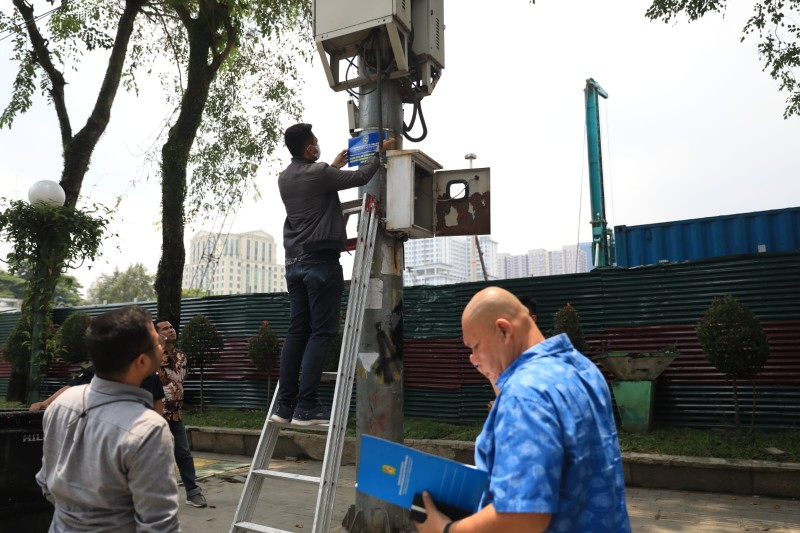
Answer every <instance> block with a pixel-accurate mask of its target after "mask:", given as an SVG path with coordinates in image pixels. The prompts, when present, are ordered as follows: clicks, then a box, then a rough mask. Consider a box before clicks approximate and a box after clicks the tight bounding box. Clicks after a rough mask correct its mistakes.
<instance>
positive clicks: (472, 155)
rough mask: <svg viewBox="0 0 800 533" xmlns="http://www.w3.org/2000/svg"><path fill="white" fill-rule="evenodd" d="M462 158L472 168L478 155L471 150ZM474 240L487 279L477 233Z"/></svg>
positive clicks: (486, 279)
mask: <svg viewBox="0 0 800 533" xmlns="http://www.w3.org/2000/svg"><path fill="white" fill-rule="evenodd" d="M464 159H468V160H469V168H472V162H473V161H475V160H476V159H478V156H477V155H475V154H473V153H472V152H470V153H468V154H467V155H465V156H464ZM472 238H473V239H474V240H475V249H476V250H478V258H480V261H481V271H482V272H483V281H489V274H488V273H487V272H486V263H484V261H483V250H481V242H480V241H479V240H478V236H477V235H473V237H472Z"/></svg>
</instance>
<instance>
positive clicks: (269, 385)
mask: <svg viewBox="0 0 800 533" xmlns="http://www.w3.org/2000/svg"><path fill="white" fill-rule="evenodd" d="M271 389H272V369H271V368H270V369H269V370H267V409H269V406H270V405H271V404H272V394H270V390H271Z"/></svg>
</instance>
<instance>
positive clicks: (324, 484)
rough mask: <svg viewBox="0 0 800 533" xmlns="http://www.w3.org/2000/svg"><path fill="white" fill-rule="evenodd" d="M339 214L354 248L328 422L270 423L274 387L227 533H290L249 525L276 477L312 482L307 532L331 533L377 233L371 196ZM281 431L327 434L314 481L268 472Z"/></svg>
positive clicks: (305, 476) (376, 208) (344, 206)
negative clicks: (351, 223)
mask: <svg viewBox="0 0 800 533" xmlns="http://www.w3.org/2000/svg"><path fill="white" fill-rule="evenodd" d="M342 211H343V213H344V215H345V219H347V218H348V217H349V216H350V215H352V214H356V213H359V221H358V234H357V236H356V237H355V239H350V241H349V243H348V248H349V249H350V248H351V247H352V246H353V245H354V247H355V257H354V261H353V274H352V277H351V280H350V295H349V297H348V300H347V314H346V315H345V324H344V332H343V334H342V351H341V353H340V355H339V369H338V371H337V373H336V388H335V389H334V394H333V405H332V406H331V420H330V423H329V424H325V425H317V426H296V425H292V424H290V423H289V424H283V423H279V422H272V421H271V420H270V417H271V416H272V414H273V413H274V411H275V408H276V406H277V399H278V387H280V383H278V387H276V389H275V394H274V395H273V397H272V403H271V404H270V407H269V413H268V415H267V420H266V421H265V422H264V428H263V429H262V430H261V437H260V438H259V441H258V446H257V447H256V451H255V454H254V456H253V462H252V463H251V465H250V472H249V473H248V475H247V480H246V481H245V484H244V488H243V490H242V496H241V498H240V499H239V505H238V506H237V508H236V514H235V515H234V518H233V523H232V524H231V528H230V530H229V531H230V533H244V532H248V531H253V532H259V533H281V532H284V533H290V532H289V531H287V530H283V529H276V528H272V527H269V526H267V525H263V524H257V523H255V522H252V517H253V512H254V511H255V509H256V506H257V505H258V503H259V495H260V493H261V487H262V485H263V482H264V480H265V479H267V478H277V479H282V480H286V481H291V482H299V483H313V484H315V485H317V486H318V491H317V500H316V505H315V508H314V523H313V526H312V529H311V531H312V533H328V532H329V531H330V524H331V515H332V514H333V504H334V499H335V497H336V485H337V482H338V479H339V466H340V464H341V459H342V449H343V447H344V435H345V430H346V428H347V415H348V411H349V410H350V397H351V395H352V392H353V382H354V379H355V369H356V358H357V353H358V343H359V339H360V336H361V326H362V323H363V320H364V306H365V303H366V301H367V289H368V287H369V276H370V270H371V268H372V258H373V256H374V253H375V236H376V234H377V229H378V222H379V220H378V205H377V201H376V200H375V198H374V197H372V196H370V195H368V194H365V195H364V197H363V199H361V200H354V201H352V202H346V203H344V204H342ZM282 429H306V430H307V429H310V430H316V431H326V432H327V433H328V438H327V442H326V444H325V458H324V461H323V463H322V472H321V474H320V476H319V477H316V476H307V475H301V474H293V473H288V472H284V471H278V470H270V469H269V464H270V462H271V461H272V454H273V452H274V451H275V445H276V444H277V442H278V435H279V433H280V431H281V430H282ZM262 503H264V504H266V505H268V502H262Z"/></svg>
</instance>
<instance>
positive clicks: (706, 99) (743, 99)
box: [0, 0, 800, 287]
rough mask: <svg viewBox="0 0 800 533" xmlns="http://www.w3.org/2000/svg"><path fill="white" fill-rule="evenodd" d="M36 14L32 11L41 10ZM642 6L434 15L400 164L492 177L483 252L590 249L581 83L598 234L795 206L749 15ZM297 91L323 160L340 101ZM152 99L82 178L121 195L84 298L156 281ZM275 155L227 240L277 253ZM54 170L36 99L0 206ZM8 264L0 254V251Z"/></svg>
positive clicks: (135, 109) (793, 174)
mask: <svg viewBox="0 0 800 533" xmlns="http://www.w3.org/2000/svg"><path fill="white" fill-rule="evenodd" d="M39 4H40V3H37V9H38V12H42V11H44V10H45V7H44V6H48V5H49V4H46V3H41V5H39ZM648 4H649V3H648V2H647V1H645V0H628V1H626V2H597V1H596V0H571V1H569V2H565V1H557V0H540V1H539V2H537V3H536V5H531V4H529V3H528V2H527V0H505V1H504V2H497V3H487V2H484V1H478V0H445V15H444V20H445V25H446V31H445V50H446V65H445V70H444V74H443V76H442V79H441V81H440V82H439V84H438V86H437V87H436V90H435V91H434V93H433V95H432V96H430V97H428V98H425V99H424V100H423V109H424V112H425V118H426V119H427V124H428V130H429V134H428V137H427V139H425V141H423V142H422V143H419V144H416V145H414V144H412V143H409V142H406V144H405V148H419V149H421V150H423V151H424V152H425V153H426V154H428V155H429V156H430V157H432V158H433V159H435V160H437V161H438V162H439V163H441V164H442V165H443V166H444V168H446V169H456V168H464V167H467V166H468V163H467V161H465V160H464V155H465V154H466V153H468V152H474V153H475V154H477V156H478V159H477V160H476V162H475V164H476V166H488V167H491V172H492V207H493V214H492V228H493V232H492V235H493V237H494V239H495V240H496V241H498V242H499V249H500V251H504V252H510V253H514V254H519V253H524V252H526V251H527V250H529V249H534V248H546V249H557V248H560V247H561V246H562V245H565V244H571V243H575V242H577V241H589V240H591V226H590V224H589V219H590V215H589V192H588V171H587V163H586V148H585V141H584V139H585V129H584V121H585V113H584V95H583V88H584V85H585V80H586V78H588V77H593V78H594V79H595V80H597V82H598V83H599V84H600V85H601V86H602V87H603V88H604V89H605V90H606V91H607V92H608V93H609V96H610V97H609V99H608V100H604V101H602V102H601V126H602V135H603V143H604V145H603V150H604V155H603V157H604V164H605V168H604V173H605V181H606V207H607V210H608V215H609V221H610V224H611V225H629V226H630V225H637V224H645V223H653V222H664V221H670V220H680V219H686V218H696V217H708V216H717V215H723V214H732V213H743V212H749V211H760V210H766V209H779V208H786V207H795V206H800V185H798V172H799V171H798V169H800V149H798V146H800V118H798V117H794V118H792V119H790V120H784V119H783V118H782V113H783V109H784V107H785V94H783V93H779V92H778V83H777V82H776V81H774V80H772V79H771V78H770V77H769V75H768V74H766V73H764V72H762V66H761V64H760V62H759V59H758V56H757V51H756V42H755V41H753V40H747V41H745V42H744V43H740V42H739V39H740V36H741V28H742V27H743V25H744V23H745V21H746V19H747V17H748V15H749V14H750V9H751V7H752V2H736V3H735V4H736V6H733V7H732V9H731V10H729V11H728V13H727V16H726V17H725V18H724V19H723V18H722V17H721V16H718V15H708V16H707V19H706V20H701V21H699V22H696V23H693V24H688V23H686V22H685V21H683V20H681V21H680V22H678V23H677V24H675V25H666V24H664V23H661V22H650V21H648V20H647V19H646V18H645V17H644V12H645V10H646V9H647V7H648ZM487 5H489V6H492V5H495V6H502V7H501V8H499V9H496V10H492V9H489V8H487ZM4 9H7V7H4ZM10 44H11V43H10V39H6V40H4V41H0V58H2V59H0V61H2V62H3V63H2V65H3V67H2V69H0V87H1V89H0V105H2V106H5V105H6V103H7V101H8V94H9V92H10V88H11V84H12V81H13V76H14V74H15V71H16V65H14V64H12V63H11V62H9V61H8V59H7V58H8V57H9V50H10ZM102 68H103V65H102V63H101V62H99V61H89V62H87V63H85V64H84V66H83V67H82V68H81V69H80V70H79V72H78V73H74V72H68V73H67V77H68V79H69V80H70V85H69V86H68V89H67V101H68V105H69V106H70V110H71V113H72V117H73V128H76V125H77V124H80V125H82V124H83V122H84V121H85V117H86V113H87V111H88V106H89V105H90V104H91V103H92V102H93V97H92V95H93V94H94V92H95V91H96V87H97V85H98V80H99V76H101V75H102ZM303 77H304V80H305V83H304V92H303V104H304V105H305V108H306V112H305V115H304V117H303V120H304V121H306V122H311V123H312V124H314V130H315V132H316V135H317V137H318V138H319V141H320V145H321V147H322V158H323V159H325V160H327V161H330V160H331V159H332V158H333V156H334V155H335V153H336V151H338V150H339V149H342V148H344V147H346V144H347V138H348V132H347V116H346V109H345V103H346V100H347V97H346V95H345V94H343V93H334V92H333V91H332V90H330V88H329V87H328V85H327V82H326V79H325V76H324V73H323V72H322V69H321V67H320V66H319V61H315V62H314V65H313V66H309V67H308V68H307V69H306V70H305V71H304V76H303ZM145 85H147V84H145ZM159 91H160V89H159V88H158V87H157V86H156V84H152V87H147V86H145V87H143V91H142V92H141V93H140V95H139V97H138V98H137V97H135V96H133V95H129V94H123V93H120V96H119V97H118V98H117V102H116V103H115V106H114V108H113V111H112V120H111V124H110V126H109V128H108V130H107V132H106V134H105V135H104V137H103V139H102V140H101V142H100V144H99V145H98V148H97V150H96V152H95V155H94V158H93V160H92V165H91V168H90V170H89V173H88V174H87V175H86V179H85V181H84V185H83V194H84V196H85V197H86V199H87V200H89V201H99V202H101V203H104V204H106V205H108V206H111V205H113V204H114V199H115V197H117V196H122V203H121V205H120V209H119V212H118V213H117V214H116V215H115V221H114V225H113V233H115V234H118V235H119V237H111V238H109V239H107V240H106V243H105V244H104V247H103V257H102V258H101V259H100V260H99V261H97V262H96V263H95V264H94V265H92V266H93V269H92V270H88V268H87V267H88V266H89V265H86V266H84V267H83V268H81V269H80V270H78V271H77V272H73V274H75V275H77V276H78V278H79V280H80V281H81V282H82V283H83V284H84V285H85V286H87V287H88V285H89V284H90V283H91V282H92V280H94V279H95V277H96V276H97V275H98V274H99V273H103V272H110V271H113V269H114V267H115V266H118V267H119V268H120V269H124V268H126V267H127V266H128V265H130V264H132V263H135V262H139V261H141V262H143V263H144V264H145V265H146V266H147V268H148V269H149V270H150V272H151V273H155V270H156V267H157V264H158V259H159V254H160V245H161V243H160V231H159V229H158V221H159V220H160V212H159V209H160V207H159V206H160V193H159V188H158V183H157V180H156V179H155V177H154V175H153V171H152V169H151V168H150V167H149V166H148V165H147V164H146V163H145V161H144V160H143V157H142V154H143V153H144V152H145V151H146V150H147V149H148V148H149V147H150V145H151V144H152V142H153V136H154V135H155V133H156V132H157V131H158V129H159V128H160V127H161V125H160V124H161V121H162V119H163V116H164V113H165V111H164V107H163V105H162V104H161V103H160V101H161V100H160V97H159V95H160V92H159ZM406 113H407V115H409V113H410V109H407V110H406ZM287 125H288V124H287ZM414 133H418V131H415V132H414ZM278 155H279V157H275V158H272V159H271V160H270V161H269V162H266V163H271V164H264V165H262V167H261V170H260V172H259V177H258V183H259V186H260V188H261V190H262V193H263V198H262V199H260V200H258V201H254V200H248V201H247V202H246V203H245V204H244V205H242V206H241V207H240V208H239V209H238V212H237V215H236V219H235V223H234V226H233V231H234V232H241V231H249V230H254V229H262V230H264V231H266V232H268V233H270V234H271V235H273V236H274V237H275V238H276V240H277V241H278V242H280V235H281V227H282V223H283V218H284V211H283V206H282V204H281V202H280V198H279V196H278V193H277V185H276V179H277V174H276V172H275V171H274V169H275V168H280V166H281V165H283V164H285V163H286V162H287V158H286V157H285V155H284V154H283V153H281V154H278ZM61 166H62V160H61V148H60V144H59V137H58V130H57V122H56V117H55V112H54V111H53V109H52V108H51V107H49V106H48V105H47V104H46V102H45V101H44V99H43V98H39V99H38V100H37V102H36V105H35V107H34V109H33V110H32V111H31V112H30V113H28V114H27V115H24V116H21V117H19V118H18V119H17V121H16V122H15V124H14V128H13V129H12V130H0V196H5V197H10V198H25V197H26V195H27V190H28V187H29V186H30V185H31V184H32V183H33V182H35V181H37V180H40V179H54V180H58V178H59V176H60V173H61ZM351 197H353V196H352V195H351V194H343V195H342V198H343V199H349V198H351ZM199 229H209V230H210V229H211V222H210V221H197V222H196V223H194V224H193V225H192V227H191V228H189V229H188V231H187V242H188V239H189V237H190V236H191V233H193V232H194V231H196V230H199ZM8 249H9V246H8V245H7V244H6V243H0V252H2V253H3V254H4V253H5V252H7V251H8Z"/></svg>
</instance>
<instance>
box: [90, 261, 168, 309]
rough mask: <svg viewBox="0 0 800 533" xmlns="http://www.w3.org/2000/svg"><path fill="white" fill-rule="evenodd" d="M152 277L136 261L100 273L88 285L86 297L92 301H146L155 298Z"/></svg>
mask: <svg viewBox="0 0 800 533" xmlns="http://www.w3.org/2000/svg"><path fill="white" fill-rule="evenodd" d="M153 280H154V277H153V275H152V274H150V273H149V272H147V269H146V268H145V266H144V265H143V264H142V263H136V264H133V265H131V266H129V267H128V268H126V269H125V270H123V271H121V272H120V270H119V269H118V268H114V273H113V274H102V275H101V276H100V277H99V278H97V280H95V282H94V283H92V286H91V287H89V294H88V299H89V301H90V302H92V303H98V304H100V303H103V302H108V303H122V302H134V301H139V302H147V301H153V300H155V299H156V291H155V289H154V288H153Z"/></svg>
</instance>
